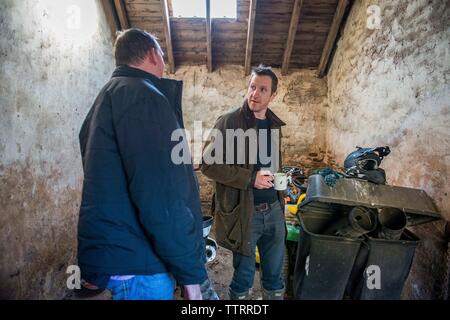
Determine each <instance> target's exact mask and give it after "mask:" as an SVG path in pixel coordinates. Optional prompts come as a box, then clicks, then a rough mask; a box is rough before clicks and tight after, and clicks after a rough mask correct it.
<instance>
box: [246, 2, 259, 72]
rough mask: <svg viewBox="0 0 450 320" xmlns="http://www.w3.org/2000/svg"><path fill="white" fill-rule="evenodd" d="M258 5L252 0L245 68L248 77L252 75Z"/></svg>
mask: <svg viewBox="0 0 450 320" xmlns="http://www.w3.org/2000/svg"><path fill="white" fill-rule="evenodd" d="M256 3H257V0H250V10H249V16H248V29H247V46H246V49H245V66H244V72H245V75H246V76H248V75H249V74H250V69H251V66H252V51H253V33H254V28H255V15H256Z"/></svg>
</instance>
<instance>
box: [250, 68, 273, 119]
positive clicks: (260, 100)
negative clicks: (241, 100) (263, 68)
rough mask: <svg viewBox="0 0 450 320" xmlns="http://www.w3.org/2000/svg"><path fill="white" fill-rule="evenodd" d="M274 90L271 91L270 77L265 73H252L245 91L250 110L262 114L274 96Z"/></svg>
mask: <svg viewBox="0 0 450 320" xmlns="http://www.w3.org/2000/svg"><path fill="white" fill-rule="evenodd" d="M275 96H276V92H272V78H271V77H269V76H265V75H262V76H260V75H254V76H253V77H252V79H251V80H250V85H249V87H248V92H247V101H248V106H249V107H250V110H252V111H253V112H254V113H255V114H256V115H262V116H264V115H265V114H266V111H267V108H268V107H269V103H270V102H272V100H273V99H274V98H275Z"/></svg>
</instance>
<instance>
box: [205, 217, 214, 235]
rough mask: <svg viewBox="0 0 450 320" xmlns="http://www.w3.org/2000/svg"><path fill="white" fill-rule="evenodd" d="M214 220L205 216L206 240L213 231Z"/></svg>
mask: <svg viewBox="0 0 450 320" xmlns="http://www.w3.org/2000/svg"><path fill="white" fill-rule="evenodd" d="M213 221H214V218H213V217H211V216H203V238H206V237H207V236H208V235H209V232H210V231H211V227H212V224H213Z"/></svg>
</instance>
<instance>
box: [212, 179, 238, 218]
mask: <svg viewBox="0 0 450 320" xmlns="http://www.w3.org/2000/svg"><path fill="white" fill-rule="evenodd" d="M215 196H216V203H215V204H216V206H217V211H220V212H222V213H223V214H233V213H234V212H236V209H237V207H238V206H239V201H240V190H239V189H236V188H229V187H226V186H223V185H221V186H218V187H217V188H216V194H215Z"/></svg>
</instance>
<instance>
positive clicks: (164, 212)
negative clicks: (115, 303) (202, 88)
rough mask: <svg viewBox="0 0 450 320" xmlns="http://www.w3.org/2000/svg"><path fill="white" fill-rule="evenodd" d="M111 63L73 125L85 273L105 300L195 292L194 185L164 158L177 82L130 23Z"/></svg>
mask: <svg viewBox="0 0 450 320" xmlns="http://www.w3.org/2000/svg"><path fill="white" fill-rule="evenodd" d="M115 59H116V65H117V68H116V70H115V71H114V73H113V75H112V78H111V80H110V81H109V82H108V83H107V84H106V85H105V87H104V88H103V89H102V90H101V92H100V94H99V95H98V97H97V99H96V100H95V102H94V105H93V106H92V108H91V110H90V112H89V114H88V115H87V118H86V120H85V122H84V124H83V126H82V129H81V132H80V144H81V154H82V160H83V169H84V182H83V193H82V202H81V208H80V217H79V223H78V263H79V266H80V268H81V272H82V277H83V280H85V281H86V283H88V284H90V285H91V286H94V287H99V288H108V289H110V290H111V291H112V294H113V299H140V300H143V299H165V300H166V299H173V292H174V278H175V280H176V281H177V282H178V283H179V284H180V285H182V286H183V287H184V289H185V298H186V299H201V292H200V284H201V283H203V282H204V281H206V280H207V273H206V270H205V266H204V249H205V248H204V242H203V237H202V214H201V208H200V201H199V194H198V184H197V180H196V177H195V174H194V171H193V168H192V165H191V164H180V165H176V164H174V163H173V161H172V160H171V152H172V148H173V147H174V146H175V145H176V144H179V142H178V141H171V135H172V132H173V131H174V130H176V129H180V128H183V119H182V113H181V93H182V83H181V82H179V81H175V80H169V79H163V78H162V76H163V71H164V60H163V57H162V51H161V48H160V46H159V44H158V42H157V40H156V39H155V37H153V36H152V35H150V34H148V33H146V32H144V31H141V30H137V29H130V30H127V31H125V32H123V33H121V34H120V35H119V36H118V38H117V40H116V45H115Z"/></svg>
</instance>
